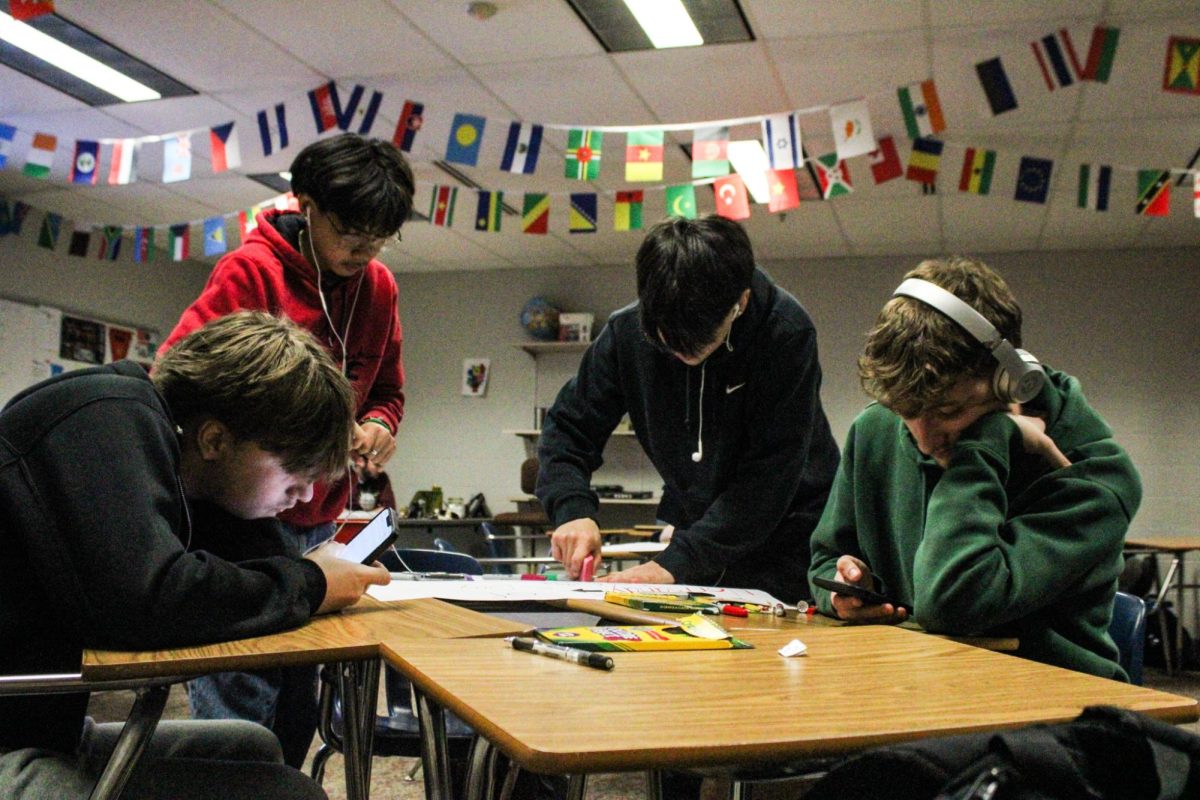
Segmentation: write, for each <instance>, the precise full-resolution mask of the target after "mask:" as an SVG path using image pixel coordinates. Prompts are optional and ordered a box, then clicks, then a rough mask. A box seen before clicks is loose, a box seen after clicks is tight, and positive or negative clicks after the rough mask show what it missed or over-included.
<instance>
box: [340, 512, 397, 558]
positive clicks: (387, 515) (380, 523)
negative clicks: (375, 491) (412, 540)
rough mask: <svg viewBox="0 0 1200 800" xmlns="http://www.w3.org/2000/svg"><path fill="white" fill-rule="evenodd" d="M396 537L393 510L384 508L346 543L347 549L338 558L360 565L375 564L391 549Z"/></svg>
mask: <svg viewBox="0 0 1200 800" xmlns="http://www.w3.org/2000/svg"><path fill="white" fill-rule="evenodd" d="M396 537H397V533H396V526H395V525H394V524H393V523H392V509H390V508H384V509H382V510H381V511H380V512H379V513H378V514H376V515H375V516H374V517H372V518H371V521H370V522H368V523H367V524H366V525H364V526H363V527H362V530H360V531H359V532H358V533H356V534H354V536H353V537H352V538H351V539H350V541H348V542H346V547H345V549H343V550H342V552H340V553H338V558H341V559H344V560H346V561H356V562H358V563H359V564H373V563H374V562H375V560H376V559H378V558H379V556H380V555H382V554H383V551H384V550H387V549H388V548H389V547H391V545H392V542H394V541H396Z"/></svg>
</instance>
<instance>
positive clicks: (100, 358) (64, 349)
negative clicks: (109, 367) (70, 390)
mask: <svg viewBox="0 0 1200 800" xmlns="http://www.w3.org/2000/svg"><path fill="white" fill-rule="evenodd" d="M104 344H105V343H104V325H103V323H100V322H94V321H92V320H90V319H80V318H79V317H68V316H67V315H65V314H64V315H63V318H62V339H61V342H60V344H59V350H58V355H59V358H69V359H70V360H72V361H82V362H84V363H85V364H103V363H104V353H105V346H104Z"/></svg>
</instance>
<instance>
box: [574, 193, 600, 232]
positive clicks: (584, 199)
mask: <svg viewBox="0 0 1200 800" xmlns="http://www.w3.org/2000/svg"><path fill="white" fill-rule="evenodd" d="M567 229H568V230H569V231H570V232H571V233H595V232H596V193H595V192H571V206H570V208H569V209H568V210H567Z"/></svg>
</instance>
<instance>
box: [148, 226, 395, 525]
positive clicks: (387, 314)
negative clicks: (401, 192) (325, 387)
mask: <svg viewBox="0 0 1200 800" xmlns="http://www.w3.org/2000/svg"><path fill="white" fill-rule="evenodd" d="M289 215H290V216H297V217H298V216H299V215H298V214H295V213H294V212H287V211H277V210H271V211H264V212H262V213H261V214H259V215H258V218H257V221H258V227H257V228H255V229H254V230H253V231H251V232H250V234H249V235H247V236H246V239H245V241H244V242H243V243H242V246H241V247H239V248H238V249H236V250H234V251H233V252H231V253H229V254H227V255H225V256H224V257H223V258H221V260H220V261H218V262H217V266H216V267H215V268H214V269H213V271H212V274H211V275H210V276H209V277H208V283H207V284H206V285H205V287H204V291H202V292H201V293H200V296H199V297H198V298H196V301H195V302H194V303H192V305H191V306H189V307H188V309H187V310H186V311H184V312H183V315H182V316H181V317H180V318H179V324H177V325H176V326H175V330H173V331H171V335H170V336H168V337H167V338H166V341H164V342H163V344H162V347H160V348H159V352H165V351H166V350H168V349H169V348H170V347H171V346H172V345H174V344H175V342H177V341H179V339H181V338H182V337H184V336H186V335H187V334H189V333H191V332H192V331H194V330H196V329H197V328H200V327H202V326H203V325H204V324H205V323H206V322H208V321H209V320H212V319H216V318H217V317H221V316H224V315H226V314H230V313H232V312H234V311H239V310H242V309H255V310H260V311H268V312H270V313H272V314H275V315H279V316H286V317H288V318H289V319H291V320H292V321H293V322H295V323H296V324H298V325H300V326H301V327H302V328H304V329H306V330H308V331H310V332H312V334H313V335H315V336H316V337H317V339H318V340H320V341H321V342H322V343H323V344H324V345H325V346H326V348H327V349H328V350H329V353H330V355H332V356H333V359H334V361H335V362H336V363H339V364H340V363H341V360H342V346H341V344H340V343H339V342H338V340H337V337H336V336H335V335H334V334H333V331H331V330H330V327H329V322H328V320H326V318H325V313H324V311H322V310H321V299H320V296H319V295H318V290H317V271H316V269H315V268H314V267H313V266H312V265H311V264H309V263H308V261H307V260H306V259H305V258H304V256H302V255H301V254H300V252H299V251H298V250H297V249H296V248H295V247H293V246H292V245H291V244H290V243H289V242H288V240H287V239H286V238H285V237H284V236H283V234H281V233H280V232H279V230H278V229H277V228H276V227H275V226H276V224H277V223H278V222H279V221H280V220H281V219H282V218H284V217H286V216H289ZM287 222H290V220H288V221H287ZM297 227H299V226H297ZM322 275H323V276H324V277H325V278H326V283H325V302H326V304H327V305H328V308H329V316H330V318H331V319H332V320H333V325H334V328H335V329H336V330H337V332H338V334H339V335H341V336H342V338H343V339H344V340H345V342H346V370H345V371H346V375H347V377H348V378H349V379H350V383H351V384H352V385H353V386H354V393H355V396H356V397H357V398H358V419H359V420H360V421H361V420H362V419H364V418H366V417H379V418H381V419H383V420H385V421H386V422H387V423H388V424H389V425H391V426H392V432H393V433H394V432H395V431H396V428H397V426H398V425H399V424H400V420H401V419H402V418H403V417H404V364H403V362H402V360H401V342H402V341H403V334H402V332H401V329H400V318H399V316H398V315H397V312H396V296H397V291H396V280H395V278H394V277H393V276H392V273H391V271H389V270H388V268H387V267H386V266H384V265H383V263H381V262H380V261H378V260H374V259H373V260H372V261H371V262H370V263H369V264H367V266H366V268H365V269H364V270H363V271H362V272H361V273H360V274H359V276H358V277H352V278H346V279H342V280H332V281H331V280H330V277H331V276H332V275H333V274H332V273H330V272H324V273H322ZM360 281H361V289H360V288H359V283H360ZM356 294H357V302H356V299H355V295H356ZM348 496H349V485H348V483H347V481H346V480H345V479H344V478H343V479H342V480H339V481H337V482H336V483H332V484H325V483H319V484H317V485H316V486H315V487H314V489H313V497H312V500H310V501H309V502H307V503H301V504H299V505H297V506H296V507H295V508H292V509H290V510H288V511H285V512H284V513H282V514H280V515H279V518H280V519H282V520H283V521H284V522H287V523H290V524H292V525H298V526H305V527H308V526H312V525H319V524H322V523H325V522H330V521H332V520H333V519H335V518H336V517H337V516H338V514H339V513H340V512H341V510H342V509H343V508H345V507H346V500H347V498H348Z"/></svg>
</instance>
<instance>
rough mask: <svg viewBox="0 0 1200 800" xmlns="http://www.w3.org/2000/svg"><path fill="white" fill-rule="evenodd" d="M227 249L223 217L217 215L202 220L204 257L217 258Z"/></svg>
mask: <svg viewBox="0 0 1200 800" xmlns="http://www.w3.org/2000/svg"><path fill="white" fill-rule="evenodd" d="M227 249H228V248H227V247H226V245H225V217H223V216H221V215H220V214H218V215H217V216H215V217H209V218H208V219H206V220H204V255H206V256H219V255H221V254H222V253H224V252H225V251H226V250H227Z"/></svg>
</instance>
